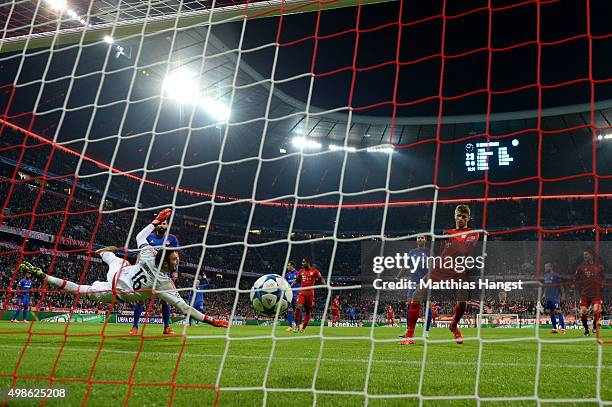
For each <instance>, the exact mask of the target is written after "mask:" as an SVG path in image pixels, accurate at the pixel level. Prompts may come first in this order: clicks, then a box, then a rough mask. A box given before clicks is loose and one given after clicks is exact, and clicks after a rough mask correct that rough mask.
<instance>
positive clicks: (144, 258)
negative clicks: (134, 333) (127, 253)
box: [104, 225, 176, 302]
mask: <svg viewBox="0 0 612 407" xmlns="http://www.w3.org/2000/svg"><path fill="white" fill-rule="evenodd" d="M153 228H154V226H153V225H149V226H147V227H145V228H144V229H143V230H142V231H141V232H140V233H138V236H136V241H137V243H138V247H139V248H140V262H139V263H138V264H135V265H133V266H131V265H130V264H129V263H128V262H126V261H124V260H123V259H121V258H119V257H117V256H115V255H114V254H112V253H104V255H105V257H106V258H105V259H104V261H105V262H106V263H107V264H108V265H109V269H108V274H107V275H106V280H107V282H108V283H110V284H111V286H112V287H113V289H114V290H115V291H116V292H117V297H119V299H120V300H122V301H125V302H140V301H143V300H146V299H148V298H151V296H152V291H153V290H155V291H168V290H174V291H175V290H176V288H175V286H174V283H173V282H172V280H171V279H170V277H168V276H167V275H166V274H165V273H163V272H162V271H160V270H158V269H157V267H156V265H155V256H156V254H157V252H156V251H155V249H154V248H153V247H152V246H151V245H150V244H149V243H148V242H147V240H146V236H149V234H150V233H151V232H152V231H153ZM111 256H112V257H111Z"/></svg>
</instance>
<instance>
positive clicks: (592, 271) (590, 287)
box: [573, 248, 605, 336]
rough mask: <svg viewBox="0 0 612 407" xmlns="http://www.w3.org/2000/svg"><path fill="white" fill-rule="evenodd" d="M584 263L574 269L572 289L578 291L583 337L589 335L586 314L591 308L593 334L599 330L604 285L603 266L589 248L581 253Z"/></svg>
mask: <svg viewBox="0 0 612 407" xmlns="http://www.w3.org/2000/svg"><path fill="white" fill-rule="evenodd" d="M582 258H583V260H584V262H583V263H582V264H581V265H579V266H578V268H577V269H576V275H575V277H574V283H573V285H574V287H577V288H578V289H580V320H581V321H582V325H583V326H584V336H588V335H589V324H588V320H587V312H588V309H589V306H590V305H592V306H593V332H597V330H598V329H599V317H600V315H601V290H602V288H603V285H604V271H605V270H604V266H603V265H602V264H600V263H599V262H596V261H595V253H594V252H593V250H591V249H590V248H586V249H584V252H583V253H582Z"/></svg>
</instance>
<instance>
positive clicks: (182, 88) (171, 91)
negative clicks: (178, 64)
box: [162, 68, 200, 103]
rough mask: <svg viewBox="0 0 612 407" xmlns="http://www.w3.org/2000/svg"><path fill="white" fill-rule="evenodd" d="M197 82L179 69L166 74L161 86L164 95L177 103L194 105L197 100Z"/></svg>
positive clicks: (190, 75)
mask: <svg viewBox="0 0 612 407" xmlns="http://www.w3.org/2000/svg"><path fill="white" fill-rule="evenodd" d="M198 85H199V84H198V82H197V81H196V80H194V79H193V75H192V74H191V72H189V71H188V70H186V69H183V68H179V69H176V70H175V71H173V72H170V73H168V76H166V79H164V83H163V85H162V88H163V91H164V93H166V95H167V96H169V97H170V98H172V99H174V100H176V101H178V102H179V103H194V102H197V100H198V99H199V96H200V95H199V86H198Z"/></svg>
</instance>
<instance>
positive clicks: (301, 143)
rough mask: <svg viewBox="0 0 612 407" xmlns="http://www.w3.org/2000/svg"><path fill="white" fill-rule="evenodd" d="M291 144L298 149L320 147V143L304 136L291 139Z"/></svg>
mask: <svg viewBox="0 0 612 407" xmlns="http://www.w3.org/2000/svg"><path fill="white" fill-rule="evenodd" d="M291 144H293V146H294V147H297V148H299V149H300V150H301V149H304V148H312V149H317V148H321V143H318V142H316V141H314V140H309V139H307V138H305V137H295V138H294V139H293V140H291Z"/></svg>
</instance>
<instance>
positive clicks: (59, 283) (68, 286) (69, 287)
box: [47, 276, 89, 295]
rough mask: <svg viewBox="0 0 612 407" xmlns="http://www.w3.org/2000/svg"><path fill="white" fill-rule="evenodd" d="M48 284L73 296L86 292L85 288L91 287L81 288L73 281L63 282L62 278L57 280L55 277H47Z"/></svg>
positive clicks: (82, 286)
mask: <svg viewBox="0 0 612 407" xmlns="http://www.w3.org/2000/svg"><path fill="white" fill-rule="evenodd" d="M47 282H48V283H49V284H51V285H54V286H56V287H59V288H61V289H62V290H66V291H71V292H72V294H75V295H76V293H77V292H78V291H82V292H83V291H86V289H85V288H84V287H89V286H85V285H81V286H80V285H78V284H75V283H73V282H71V281H67V280H63V279H61V278H57V277H53V276H47Z"/></svg>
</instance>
